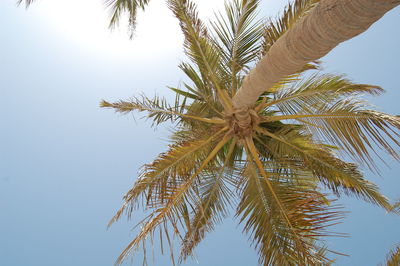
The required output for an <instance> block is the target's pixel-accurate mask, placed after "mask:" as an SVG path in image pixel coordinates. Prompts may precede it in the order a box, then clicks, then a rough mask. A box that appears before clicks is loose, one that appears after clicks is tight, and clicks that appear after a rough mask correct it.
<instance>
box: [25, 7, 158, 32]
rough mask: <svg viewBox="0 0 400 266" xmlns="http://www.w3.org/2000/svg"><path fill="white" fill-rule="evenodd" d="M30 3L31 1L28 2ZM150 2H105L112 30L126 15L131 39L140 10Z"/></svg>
mask: <svg viewBox="0 0 400 266" xmlns="http://www.w3.org/2000/svg"><path fill="white" fill-rule="evenodd" d="M28 1H29V0H28ZM149 2H150V0H105V5H106V7H107V8H108V9H109V10H110V13H111V18H110V25H109V26H110V28H114V27H115V26H117V25H118V24H119V22H120V20H121V17H122V16H123V15H124V14H127V15H128V18H129V28H130V38H133V33H134V31H135V28H136V17H137V11H138V9H139V8H140V9H142V10H144V9H145V7H146V5H148V4H149Z"/></svg>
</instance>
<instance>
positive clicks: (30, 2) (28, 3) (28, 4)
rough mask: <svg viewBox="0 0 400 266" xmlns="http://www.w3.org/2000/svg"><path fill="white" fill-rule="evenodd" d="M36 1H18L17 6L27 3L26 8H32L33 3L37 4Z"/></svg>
mask: <svg viewBox="0 0 400 266" xmlns="http://www.w3.org/2000/svg"><path fill="white" fill-rule="evenodd" d="M35 1H36V0H18V1H17V4H18V5H20V4H22V3H25V6H26V7H28V6H30V5H31V4H32V3H33V2H35Z"/></svg>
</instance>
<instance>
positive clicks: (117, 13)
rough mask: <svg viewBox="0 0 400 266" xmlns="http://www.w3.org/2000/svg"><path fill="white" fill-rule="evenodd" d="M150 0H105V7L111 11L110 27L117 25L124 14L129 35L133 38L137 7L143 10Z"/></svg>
mask: <svg viewBox="0 0 400 266" xmlns="http://www.w3.org/2000/svg"><path fill="white" fill-rule="evenodd" d="M149 2H150V0H105V5H106V7H107V9H109V10H110V12H111V18H110V28H114V27H115V26H117V25H118V24H119V22H120V20H121V17H122V16H123V15H124V14H127V15H128V18H129V28H130V34H131V35H130V37H131V38H133V33H134V31H135V28H136V17H137V11H138V9H139V8H140V9H142V10H144V9H145V7H146V5H148V4H149Z"/></svg>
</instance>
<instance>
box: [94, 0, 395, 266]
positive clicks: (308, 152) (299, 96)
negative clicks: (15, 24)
mask: <svg viewBox="0 0 400 266" xmlns="http://www.w3.org/2000/svg"><path fill="white" fill-rule="evenodd" d="M317 2H318V1H301V0H298V1H295V2H294V4H292V5H289V6H288V8H287V9H286V10H285V12H284V13H283V15H282V18H281V19H279V20H278V21H276V22H271V23H269V24H267V25H266V26H265V25H264V24H263V23H262V22H261V21H257V20H256V13H257V6H258V3H259V1H257V0H235V1H233V2H232V3H230V4H226V7H225V11H226V14H225V16H223V15H219V16H218V17H217V19H216V21H215V22H212V23H211V25H212V26H211V29H209V28H207V27H206V25H205V24H204V23H203V22H202V21H201V20H200V19H199V17H198V14H197V11H196V6H195V4H193V3H192V2H191V1H186V0H169V1H168V4H169V7H170V9H171V10H172V11H173V13H174V15H175V16H176V17H177V19H178V20H179V22H180V26H181V29H182V31H183V34H184V36H185V41H184V49H185V53H186V55H187V56H188V58H189V60H190V62H184V63H182V64H181V65H180V66H179V67H180V68H181V69H182V71H183V72H184V73H185V75H186V76H187V78H188V79H189V80H190V82H188V83H184V84H183V86H184V88H171V89H172V90H173V91H174V92H175V93H176V95H177V98H176V101H175V103H174V104H168V103H167V101H166V100H165V99H164V98H160V97H154V98H148V97H146V96H142V97H137V98H133V99H130V100H127V101H123V100H121V101H118V102H114V103H109V102H106V101H103V102H102V103H101V106H102V107H108V108H113V109H115V111H117V112H121V113H129V112H131V111H139V112H146V113H147V116H148V118H149V119H151V120H153V122H154V124H155V125H159V124H161V123H164V122H167V121H170V122H173V123H174V132H173V134H172V136H171V144H170V145H169V149H168V150H167V151H166V152H165V153H162V154H160V155H159V156H158V157H157V158H156V159H155V160H154V161H153V162H152V163H151V164H147V165H145V166H144V167H143V169H142V172H141V174H140V176H139V178H138V180H137V181H136V183H135V184H134V185H133V187H132V188H131V189H130V190H129V191H128V193H127V194H126V195H125V197H124V204H123V206H122V208H121V209H120V210H119V211H118V212H117V214H116V215H115V216H114V218H113V219H112V220H111V221H110V225H111V224H112V223H113V222H115V221H117V220H118V219H119V218H120V217H121V216H122V214H124V213H125V214H127V216H128V217H130V216H131V214H132V212H133V211H134V210H136V209H137V208H138V207H139V206H141V205H143V206H144V207H145V209H146V210H147V211H148V216H146V218H145V219H144V220H142V221H141V222H140V223H139V225H141V229H140V231H139V233H138V235H137V236H136V237H135V238H134V239H133V240H132V242H131V243H130V244H129V245H128V246H127V248H126V249H125V250H124V251H123V252H122V254H121V255H120V257H119V258H118V260H117V264H119V263H121V262H122V261H123V260H124V259H125V258H126V257H127V256H128V255H129V254H131V253H132V252H133V251H134V250H135V249H136V248H138V247H140V246H141V245H143V247H145V246H146V244H145V242H146V239H147V238H148V237H152V236H153V235H154V234H155V233H156V230H159V234H160V238H161V239H167V240H168V242H169V243H171V242H170V240H171V238H172V236H175V237H177V238H178V239H179V240H180V241H181V254H180V259H181V260H185V259H186V258H187V257H188V256H191V255H192V254H193V251H194V249H195V247H196V246H197V245H198V244H199V243H200V242H201V241H202V240H203V239H204V238H205V236H206V233H208V232H210V231H212V230H213V229H214V228H215V225H216V224H218V223H220V222H221V221H222V220H223V218H224V217H226V216H227V215H228V214H229V211H230V210H232V209H233V208H234V209H235V216H236V217H237V218H238V219H239V222H240V223H242V224H243V226H244V232H245V233H246V234H248V235H249V237H250V238H251V239H252V243H253V246H254V247H255V248H256V249H257V251H258V254H259V262H260V264H263V265H297V264H300V265H322V264H324V265H325V264H328V263H329V262H331V260H330V259H329V258H328V257H327V252H330V251H329V250H328V249H327V247H325V246H324V243H323V241H322V239H321V237H322V236H326V235H332V234H333V235H335V234H334V233H331V232H329V231H328V227H329V226H330V225H332V224H334V223H336V221H337V220H338V219H340V218H341V217H342V215H343V214H342V211H341V210H340V209H339V208H338V206H335V205H333V204H331V203H332V202H333V201H334V199H335V198H336V197H338V196H341V195H343V194H345V195H352V196H355V197H358V198H361V199H364V200H366V201H368V202H371V203H373V204H376V205H378V206H381V207H383V208H385V209H387V210H389V209H390V208H391V205H390V204H389V203H388V200H387V199H386V198H385V197H384V196H383V195H381V194H380V192H379V191H378V188H377V186H376V185H374V184H373V183H371V182H369V181H367V180H365V179H364V178H363V176H362V174H361V172H360V171H359V170H358V168H357V165H356V164H354V163H350V162H345V161H344V160H342V159H341V158H340V157H339V155H345V156H350V157H351V158H352V159H353V160H354V161H355V162H356V163H358V164H362V165H365V166H367V167H369V168H370V169H372V170H375V171H376V170H377V169H376V167H375V163H374V160H373V158H372V154H371V152H372V153H373V152H375V151H376V149H377V148H381V149H384V150H385V151H386V152H388V153H389V154H390V155H391V156H392V157H393V158H395V159H399V155H398V154H397V152H396V150H395V147H398V146H400V142H399V140H398V137H399V136H400V135H399V134H398V129H400V121H399V118H398V117H395V116H391V115H388V114H384V113H381V112H378V111H375V110H373V109H371V108H370V107H369V106H368V104H367V103H366V102H364V101H361V100H360V99H359V98H358V96H359V95H360V94H365V93H366V94H370V95H379V94H380V93H382V92H383V90H382V89H381V88H380V87H377V86H373V85H367V84H355V83H352V82H351V81H349V80H348V79H346V78H345V77H343V76H338V75H333V74H321V73H320V72H316V73H314V74H308V73H306V74H305V72H306V71H307V70H313V69H318V67H319V64H320V62H318V61H313V62H311V63H308V64H305V66H303V67H302V68H301V69H297V70H296V71H294V73H290V75H289V74H288V75H285V76H283V77H282V78H280V80H279V82H277V83H274V85H273V86H272V87H270V88H268V89H267V90H265V91H264V92H263V93H262V94H261V95H260V96H257V98H256V100H255V101H254V102H253V104H252V106H251V108H248V109H246V112H247V113H248V119H247V120H240V119H237V112H236V111H237V109H235V99H236V97H237V95H238V93H239V91H241V90H242V89H243V88H244V83H245V82H250V83H251V79H250V81H249V79H248V78H247V77H248V76H249V72H250V73H254V72H253V71H250V69H251V67H252V66H253V65H254V64H257V63H258V65H257V67H256V68H259V66H260V65H262V63H260V62H262V61H263V60H264V58H265V55H268V53H269V52H270V51H271V49H272V48H271V47H273V45H275V43H276V42H277V41H278V39H280V38H282V37H281V36H283V35H284V34H285V32H287V31H288V30H289V29H290V28H291V26H292V25H297V23H296V22H298V21H299V20H301V19H302V18H304V17H306V16H305V15H306V14H309V13H310V12H312V10H314V9H313V8H314V7H318V5H317ZM261 40H262V41H261ZM391 143H392V144H391ZM393 145H394V146H395V147H393ZM326 188H327V189H329V190H331V191H332V192H333V193H332V195H326V194H324V193H323V192H321V191H322V190H323V189H326ZM157 232H158V231H157ZM161 243H162V240H161ZM161 245H162V244H161ZM172 258H173V256H172Z"/></svg>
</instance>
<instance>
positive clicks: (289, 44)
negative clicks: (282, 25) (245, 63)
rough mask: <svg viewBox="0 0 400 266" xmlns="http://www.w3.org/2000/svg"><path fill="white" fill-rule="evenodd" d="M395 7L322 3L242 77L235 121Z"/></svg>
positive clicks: (395, 1) (359, 0)
mask: <svg viewBox="0 0 400 266" xmlns="http://www.w3.org/2000/svg"><path fill="white" fill-rule="evenodd" d="M399 4H400V0H322V1H321V2H320V3H319V4H318V5H317V6H316V7H315V8H314V9H313V10H311V12H310V13H309V14H308V15H307V16H305V17H304V18H302V19H301V20H300V21H299V22H298V23H297V24H296V25H294V26H293V28H291V29H290V30H289V31H287V32H286V33H285V34H284V35H283V36H282V37H281V38H280V39H279V40H278V41H276V42H275V43H274V45H273V46H272V47H271V49H270V50H269V51H268V53H267V54H266V55H265V56H264V57H263V58H262V59H261V60H260V61H259V63H258V64H257V65H256V67H255V68H254V69H252V70H251V71H250V73H249V74H248V75H247V76H246V78H245V79H244V81H243V84H242V86H241V88H240V89H239V90H238V92H237V94H236V95H235V96H234V98H233V106H234V109H235V110H236V112H235V116H236V119H238V120H239V121H241V122H244V120H248V119H249V113H248V111H247V110H248V109H249V108H250V107H252V105H254V103H255V101H256V100H257V99H258V97H259V96H260V95H261V94H262V93H263V92H265V91H266V90H267V89H268V88H270V87H272V86H273V85H274V84H275V83H276V82H278V81H279V80H280V79H282V78H283V77H284V76H287V75H290V74H293V73H296V72H297V71H299V70H300V69H302V68H303V67H304V66H305V64H306V63H309V62H311V61H313V60H317V59H319V58H321V57H323V56H324V55H326V54H327V53H328V52H329V51H331V50H332V49H333V48H334V47H336V46H337V45H338V44H340V43H341V42H343V41H346V40H348V39H351V38H353V37H354V36H356V35H358V34H360V33H362V32H364V31H365V30H367V29H368V28H369V27H370V26H371V25H372V24H373V23H374V22H375V21H377V20H378V19H380V18H381V17H382V16H383V15H384V14H385V13H386V12H388V11H389V10H391V9H392V8H394V7H396V6H397V5H399Z"/></svg>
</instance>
